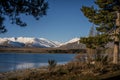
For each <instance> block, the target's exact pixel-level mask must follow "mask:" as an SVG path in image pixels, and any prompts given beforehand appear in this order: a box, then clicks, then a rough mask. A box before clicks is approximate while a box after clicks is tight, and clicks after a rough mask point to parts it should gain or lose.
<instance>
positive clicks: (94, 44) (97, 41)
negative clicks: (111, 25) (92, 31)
mask: <svg viewBox="0 0 120 80" xmlns="http://www.w3.org/2000/svg"><path fill="white" fill-rule="evenodd" d="M110 41H112V39H110V38H109V36H108V35H106V34H101V35H97V36H93V37H91V36H90V37H82V38H81V39H80V42H81V43H83V44H86V47H87V48H91V49H97V48H98V47H99V48H100V47H102V48H104V47H105V45H106V44H107V43H108V42H110Z"/></svg>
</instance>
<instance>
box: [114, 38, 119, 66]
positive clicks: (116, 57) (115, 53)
mask: <svg viewBox="0 0 120 80" xmlns="http://www.w3.org/2000/svg"><path fill="white" fill-rule="evenodd" d="M118 60H119V38H118V37H117V36H116V37H115V42H114V52H113V63H114V64H118Z"/></svg>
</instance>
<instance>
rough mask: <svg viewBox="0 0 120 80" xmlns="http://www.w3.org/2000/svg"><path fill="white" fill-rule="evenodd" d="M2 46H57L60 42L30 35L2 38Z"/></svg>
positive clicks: (0, 41)
mask: <svg viewBox="0 0 120 80" xmlns="http://www.w3.org/2000/svg"><path fill="white" fill-rule="evenodd" d="M0 46H1V47H40V48H48V47H57V46H59V44H57V43H55V42H54V41H50V40H47V39H44V38H29V37H18V38H14V37H12V38H0Z"/></svg>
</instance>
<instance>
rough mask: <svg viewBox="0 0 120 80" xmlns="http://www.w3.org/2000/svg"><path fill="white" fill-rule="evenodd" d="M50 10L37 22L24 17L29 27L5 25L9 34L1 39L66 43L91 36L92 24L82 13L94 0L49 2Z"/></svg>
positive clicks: (52, 0) (29, 17) (57, 0)
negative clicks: (33, 39) (84, 6)
mask: <svg viewBox="0 0 120 80" xmlns="http://www.w3.org/2000/svg"><path fill="white" fill-rule="evenodd" d="M48 3H49V9H48V11H47V16H44V17H42V18H41V19H40V20H38V21H36V20H35V19H34V18H33V17H31V16H27V17H26V16H23V17H22V19H23V21H25V22H27V24H28V26H27V27H19V26H16V25H12V24H9V20H6V22H5V25H6V26H7V27H6V28H7V29H8V32H7V33H5V34H0V37H36V38H47V39H49V40H54V41H60V42H66V41H68V40H70V39H72V38H75V37H83V36H87V35H88V34H89V29H90V27H91V26H92V23H90V22H89V21H88V19H87V18H86V17H85V16H84V15H83V13H82V12H81V11H80V8H81V7H82V5H86V6H92V5H94V3H93V0H48Z"/></svg>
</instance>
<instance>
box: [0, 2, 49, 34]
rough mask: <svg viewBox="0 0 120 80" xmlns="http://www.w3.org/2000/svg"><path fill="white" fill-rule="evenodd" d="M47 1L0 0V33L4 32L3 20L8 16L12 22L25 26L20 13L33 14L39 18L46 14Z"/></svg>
mask: <svg viewBox="0 0 120 80" xmlns="http://www.w3.org/2000/svg"><path fill="white" fill-rule="evenodd" d="M47 8H48V3H47V2H45V0H0V33H4V32H6V31H7V30H6V28H5V26H4V21H5V19H6V17H8V18H9V20H10V22H11V23H12V24H16V25H19V26H26V25H27V24H26V23H25V22H23V21H22V20H21V15H26V16H33V17H34V18H35V19H37V20H38V19H39V18H40V17H42V16H43V15H46V10H47Z"/></svg>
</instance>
